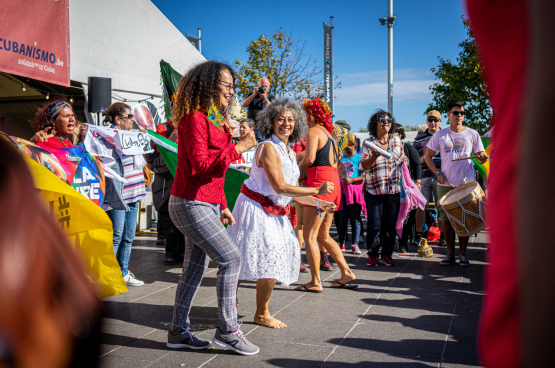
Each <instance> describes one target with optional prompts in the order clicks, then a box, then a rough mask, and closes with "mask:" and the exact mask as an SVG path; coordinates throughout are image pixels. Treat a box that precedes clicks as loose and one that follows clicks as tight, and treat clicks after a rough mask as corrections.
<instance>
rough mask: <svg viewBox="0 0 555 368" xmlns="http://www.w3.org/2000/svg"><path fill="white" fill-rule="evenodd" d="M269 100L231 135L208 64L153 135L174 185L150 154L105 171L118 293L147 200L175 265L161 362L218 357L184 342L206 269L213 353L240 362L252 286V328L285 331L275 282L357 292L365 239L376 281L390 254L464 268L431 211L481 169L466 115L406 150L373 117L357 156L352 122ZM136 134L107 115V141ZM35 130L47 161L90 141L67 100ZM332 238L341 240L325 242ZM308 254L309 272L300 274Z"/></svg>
mask: <svg viewBox="0 0 555 368" xmlns="http://www.w3.org/2000/svg"><path fill="white" fill-rule="evenodd" d="M270 90H271V84H270V81H269V80H268V79H267V78H262V79H260V81H259V82H258V85H257V86H256V87H255V88H254V90H253V92H252V94H250V95H249V96H248V97H247V98H245V100H244V101H243V103H242V106H243V107H245V108H247V109H248V116H247V118H245V119H243V120H241V121H240V122H237V121H234V120H233V119H231V116H230V115H231V114H230V101H231V100H232V99H234V98H236V97H235V92H236V87H235V85H234V71H233V69H232V68H231V67H230V66H228V65H226V64H223V63H219V62H216V61H206V62H204V63H201V64H199V65H197V66H195V67H193V68H192V69H191V70H189V71H188V72H187V74H186V75H185V76H184V77H183V78H182V79H181V81H180V83H179V85H178V88H177V92H176V96H178V97H177V98H176V99H175V101H174V102H173V105H172V121H168V122H166V123H162V124H159V125H157V126H156V128H155V129H156V131H157V133H159V134H161V135H163V136H164V137H166V138H168V139H169V140H171V141H174V142H177V146H178V151H177V170H176V173H175V177H174V175H172V173H171V172H170V171H169V169H168V167H167V166H166V164H165V162H164V160H163V158H162V157H161V156H160V154H159V152H158V151H155V152H154V153H152V154H147V155H144V158H143V155H136V156H126V155H123V156H122V157H114V160H115V162H116V164H114V165H113V166H111V168H112V170H113V171H114V172H115V173H116V174H117V175H120V176H121V177H123V178H125V183H124V182H121V181H111V180H108V179H107V185H106V195H105V200H104V204H103V209H104V210H105V211H106V213H107V214H108V216H109V217H110V219H111V220H112V224H113V247H114V253H115V256H116V259H117V261H118V263H119V265H120V268H121V272H122V275H123V277H124V280H125V282H126V283H127V285H129V286H141V285H143V284H144V283H143V282H142V281H140V280H137V279H136V278H135V276H134V275H133V273H132V272H131V271H130V270H129V259H130V254H131V249H132V243H133V240H134V237H135V232H136V223H137V211H138V208H139V202H140V201H141V200H142V199H144V198H145V196H146V190H147V189H146V188H147V186H151V191H152V194H153V201H154V206H155V208H156V210H157V212H158V215H159V217H158V218H159V224H160V227H161V229H160V234H162V233H163V234H164V238H162V236H160V237H159V239H158V244H165V246H166V257H165V260H164V264H166V265H168V266H172V265H175V264H178V263H180V262H183V273H182V275H181V278H180V280H179V284H178V287H177V291H176V297H175V306H174V313H173V321H172V324H171V328H170V330H169V331H168V342H167V346H168V347H169V348H189V349H206V348H209V347H210V346H211V345H212V342H210V341H208V340H204V339H201V338H198V337H197V336H196V335H195V334H194V333H193V331H191V330H190V329H189V327H190V320H189V313H190V310H191V307H192V304H193V301H194V298H195V295H196V293H197V291H198V289H199V287H200V284H201V281H202V279H203V277H204V274H205V272H206V269H207V268H208V263H209V261H210V260H212V261H213V262H215V263H216V265H217V283H216V292H217V299H218V320H219V323H218V326H217V328H216V332H215V335H214V338H213V339H212V341H213V343H215V344H217V345H219V346H222V347H225V348H228V349H231V350H233V351H235V352H237V353H239V354H243V355H254V354H257V353H258V352H259V348H258V347H257V346H256V345H255V344H253V343H252V342H250V341H248V340H247V339H246V338H245V336H244V335H243V333H242V332H241V329H240V326H241V322H240V321H238V320H237V306H238V303H239V300H237V296H236V292H237V288H238V287H240V284H241V283H242V282H243V281H245V280H257V283H256V300H255V301H254V302H255V303H256V313H255V316H254V322H255V323H256V324H259V325H262V326H266V327H270V328H284V327H287V325H286V324H285V323H284V322H281V321H279V320H277V319H275V318H274V317H272V315H271V313H270V312H269V302H270V298H271V294H272V290H273V288H274V285H275V284H276V283H277V282H278V281H279V282H280V283H281V284H282V285H285V286H289V285H291V284H294V283H296V282H297V280H298V277H299V273H300V272H310V274H311V280H310V281H309V282H308V283H306V284H300V285H298V286H297V287H296V288H295V290H297V291H300V292H308V293H322V292H323V291H324V288H323V286H322V280H321V277H320V271H330V270H333V269H334V266H333V265H332V264H331V262H330V259H329V257H331V259H333V261H334V263H335V264H336V265H337V267H339V269H340V271H341V276H340V277H339V279H338V280H337V281H336V282H335V283H333V284H332V285H331V288H343V289H355V288H357V286H358V285H357V284H356V276H355V274H354V273H353V271H352V270H351V269H350V268H349V265H348V264H347V261H346V260H345V257H344V252H345V251H346V246H347V245H348V242H349V241H350V244H351V252H352V253H353V254H361V250H360V246H361V245H362V242H363V238H365V241H366V249H367V255H368V261H367V265H368V266H370V267H378V266H379V265H384V266H388V267H391V266H395V265H396V263H395V260H394V259H393V253H394V249H395V244H396V243H398V249H399V253H406V252H408V251H409V246H411V245H412V246H413V247H420V246H421V245H422V244H423V243H425V242H426V239H429V240H437V241H438V244H439V245H440V246H446V247H447V251H448V254H447V255H446V256H445V258H444V259H443V260H442V261H441V263H440V264H441V265H442V266H449V265H453V264H456V263H457V258H458V263H459V265H460V266H469V265H470V262H469V259H468V257H467V255H466V247H467V244H468V239H469V237H468V236H466V237H465V236H461V235H460V234H459V254H458V255H456V254H455V235H456V231H455V229H454V228H453V225H452V223H451V222H450V218H449V214H448V213H446V211H445V210H444V209H443V207H442V206H440V205H439V202H440V199H441V198H443V197H444V196H446V195H448V193H449V192H450V191H451V190H453V188H456V187H459V186H461V185H463V184H466V183H472V182H476V173H475V168H474V165H473V162H472V161H471V160H468V159H464V158H466V157H470V156H471V155H472V154H474V155H475V158H476V159H477V160H478V162H480V163H483V162H485V161H486V160H487V159H488V156H487V155H486V154H485V152H484V147H483V145H482V141H481V139H480V136H479V134H478V132H476V131H475V130H473V129H471V128H469V127H465V126H464V125H463V122H464V117H465V109H464V104H463V103H462V102H461V101H457V100H452V101H450V102H449V103H448V105H447V107H448V108H447V111H445V113H446V114H447V117H448V121H447V124H446V126H445V127H443V128H442V127H441V123H442V120H441V115H442V114H441V113H440V112H439V111H436V110H433V111H430V112H428V114H427V116H426V125H425V128H424V129H422V131H419V134H418V135H417V136H416V139H415V140H414V142H412V143H411V142H403V139H405V134H406V133H405V129H404V127H403V126H402V125H400V124H398V123H397V122H396V121H395V117H394V116H393V114H392V113H390V112H388V111H385V110H382V109H378V110H376V111H375V112H374V113H373V114H372V115H371V116H370V118H369V121H368V126H367V128H368V132H369V135H370V136H369V138H368V139H366V140H365V141H364V142H363V143H362V144H361V142H360V140H359V139H358V138H357V137H356V136H355V135H354V134H353V133H350V132H349V130H350V126H349V124H347V122H345V121H344V120H341V121H337V123H336V124H334V123H333V122H332V111H331V110H330V108H329V106H328V105H327V104H326V103H325V102H323V101H322V100H320V99H319V98H314V99H309V100H303V101H302V102H300V101H294V100H292V99H290V98H276V97H275V96H273V95H271V94H270ZM134 123H136V122H135V121H134V115H133V113H132V109H131V107H130V106H129V105H127V104H126V103H123V102H116V103H114V104H112V105H111V106H110V107H109V108H108V109H107V110H106V111H105V112H104V125H106V126H109V127H110V128H112V129H119V130H131V129H133V127H134ZM32 126H33V128H34V130H35V132H36V134H35V135H34V136H33V137H32V138H31V141H32V142H35V143H36V144H37V145H39V146H41V147H45V148H67V147H72V146H73V145H74V144H78V143H79V142H80V141H82V140H83V139H84V137H85V136H86V134H87V130H88V126H87V124H78V123H77V121H76V118H75V115H74V112H73V108H72V106H71V104H70V103H68V102H66V101H64V100H58V101H53V102H50V103H49V104H47V105H46V106H44V107H43V108H41V109H39V110H38V112H37V114H36V116H35V118H34V120H33V122H32ZM141 126H142V125H141ZM251 150H254V159H253V162H252V166H251V167H250V169H249V174H250V176H249V178H248V179H247V180H245V182H244V183H243V185H242V187H241V191H240V194H239V197H238V198H237V201H236V203H235V206H234V207H233V210H231V209H230V208H228V204H227V200H226V196H225V194H224V181H225V173H226V171H227V170H228V168H229V166H230V164H231V163H232V162H234V161H236V160H238V159H239V158H240V157H241V155H243V154H244V153H245V152H247V151H251ZM137 156H140V157H137ZM151 172H154V174H155V175H154V180H153V181H152V179H151V176H150V173H151ZM411 188H412V189H411ZM407 198H408V199H407ZM406 203H408V204H409V205H407V204H406ZM417 204H418V205H417ZM363 218H366V226H364V223H363ZM222 224H223V226H222ZM349 224H350V229H351V231H350V234H349V231H348V229H349ZM333 225H335V228H336V230H337V233H338V235H337V237H335V238H333V237H331V236H330V229H331V227H332V226H333ZM349 239H350V240H349ZM303 247H304V248H305V249H306V259H307V264H305V263H304V262H303V261H302V260H301V251H302V249H303ZM249 302H252V301H249Z"/></svg>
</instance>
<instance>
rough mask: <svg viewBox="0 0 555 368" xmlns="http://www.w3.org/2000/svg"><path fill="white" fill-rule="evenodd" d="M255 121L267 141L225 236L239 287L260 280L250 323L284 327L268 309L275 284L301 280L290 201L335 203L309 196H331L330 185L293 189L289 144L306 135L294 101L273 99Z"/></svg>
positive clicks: (329, 206)
mask: <svg viewBox="0 0 555 368" xmlns="http://www.w3.org/2000/svg"><path fill="white" fill-rule="evenodd" d="M257 120H258V122H257V130H258V132H259V133H260V135H261V136H262V137H263V138H265V139H266V141H264V142H262V143H261V144H259V145H258V148H257V150H256V152H255V156H254V157H256V160H255V162H253V165H252V169H251V176H250V178H249V179H247V180H246V181H245V183H244V184H243V186H242V188H241V194H240V195H239V197H238V198H237V202H236V203H235V207H234V208H233V217H236V218H238V219H240V221H239V224H238V225H235V226H229V227H228V228H227V232H228V233H229V235H230V236H231V239H232V240H233V241H235V243H236V244H237V246H238V247H239V250H240V251H241V253H242V255H243V265H242V266H241V272H240V274H239V282H241V281H243V280H253V279H254V280H258V281H257V283H256V313H255V315H254V323H256V324H258V325H262V326H266V327H271V328H284V327H287V325H285V324H284V323H283V322H281V321H278V320H277V319H275V318H274V317H272V315H271V314H270V312H269V311H268V304H269V303H270V297H271V296H272V290H273V288H274V285H275V284H276V281H280V282H281V283H282V284H283V285H286V286H288V285H290V284H292V283H294V282H296V281H297V279H298V277H299V262H300V250H299V246H298V241H297V237H296V236H295V232H294V230H293V227H292V226H291V223H290V221H289V220H288V218H287V215H288V214H289V209H290V205H289V204H290V203H291V198H292V197H293V198H294V199H295V201H297V202H299V203H302V204H308V205H311V206H317V207H319V208H320V210H322V211H329V212H333V210H334V209H335V204H333V203H332V202H326V201H324V200H319V199H317V198H315V197H310V196H311V195H318V194H320V195H321V194H327V193H332V192H333V190H334V185H333V184H332V183H330V182H325V183H322V184H321V185H320V186H319V187H317V188H301V187H298V186H296V184H297V180H298V178H299V168H298V166H297V161H296V153H295V152H294V151H293V149H292V147H291V144H292V143H295V142H298V141H300V138H301V137H302V136H304V135H306V131H307V130H308V128H307V126H306V122H305V115H304V112H303V111H302V109H301V107H300V106H299V105H298V104H297V103H296V102H293V101H291V100H289V99H286V98H285V99H278V100H275V101H274V102H273V103H272V104H271V105H268V106H266V107H265V108H264V110H262V112H261V113H260V114H259V115H258V118H257Z"/></svg>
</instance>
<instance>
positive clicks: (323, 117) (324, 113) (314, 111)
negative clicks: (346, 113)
mask: <svg viewBox="0 0 555 368" xmlns="http://www.w3.org/2000/svg"><path fill="white" fill-rule="evenodd" d="M303 107H304V109H305V111H306V113H307V115H308V117H309V119H310V120H314V122H315V123H316V124H318V125H323V126H324V127H325V128H326V129H327V130H328V132H330V134H331V133H332V132H333V123H332V120H331V116H332V113H331V110H330V107H329V106H328V104H327V103H325V102H324V101H322V100H320V99H319V98H318V97H316V98H313V99H312V100H308V101H307V100H305V101H304V102H303Z"/></svg>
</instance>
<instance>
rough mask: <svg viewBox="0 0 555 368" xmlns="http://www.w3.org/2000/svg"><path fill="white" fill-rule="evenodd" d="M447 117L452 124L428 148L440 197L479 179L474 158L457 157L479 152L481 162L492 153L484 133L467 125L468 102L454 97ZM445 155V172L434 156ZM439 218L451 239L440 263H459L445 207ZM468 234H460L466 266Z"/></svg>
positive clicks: (442, 162)
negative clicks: (481, 136) (466, 106)
mask: <svg viewBox="0 0 555 368" xmlns="http://www.w3.org/2000/svg"><path fill="white" fill-rule="evenodd" d="M447 116H448V117H449V126H448V127H447V128H444V129H441V130H440V131H439V132H437V133H435V134H434V135H433V137H432V139H430V141H429V142H428V149H427V150H426V156H425V157H426V158H425V160H426V165H428V168H429V169H430V170H431V171H432V172H433V173H434V178H436V179H437V181H438V184H439V185H438V187H437V192H438V198H440V199H441V198H443V196H445V195H446V194H447V193H449V192H450V191H451V190H452V189H453V188H455V187H457V186H459V185H462V184H465V183H467V182H468V183H470V182H476V176H475V174H474V165H473V163H472V160H471V159H468V160H465V159H463V160H456V161H453V159H459V158H464V157H470V156H471V155H472V153H474V154H475V155H476V159H477V160H478V162H480V163H481V164H482V163H485V162H486V161H487V160H488V155H487V154H485V153H484V145H483V144H482V140H481V138H480V134H478V132H477V131H475V130H474V129H471V128H469V127H465V126H463V120H464V104H463V103H462V102H461V101H458V100H451V101H449V104H448V105H447ZM438 150H439V152H440V154H441V171H440V170H438V169H437V167H436V165H435V164H434V160H433V157H434V155H435V154H436V151H438ZM438 220H439V221H444V229H443V231H444V234H445V240H446V242H447V252H448V254H447V255H446V256H445V258H444V259H443V260H442V261H441V262H440V265H442V266H449V265H452V264H455V263H456V261H455V229H454V228H453V226H452V224H451V223H450V222H449V221H448V220H449V218H448V216H447V214H446V213H445V210H444V209H443V207H442V206H439V217H438ZM468 238H469V237H468V236H460V235H459V264H460V265H461V266H463V267H466V266H469V265H470V263H469V262H468V258H467V256H466V247H467V245H468Z"/></svg>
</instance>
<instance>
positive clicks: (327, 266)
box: [320, 252, 333, 271]
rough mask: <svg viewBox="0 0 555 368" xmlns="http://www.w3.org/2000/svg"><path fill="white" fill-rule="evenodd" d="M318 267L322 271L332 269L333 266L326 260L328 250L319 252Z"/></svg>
mask: <svg viewBox="0 0 555 368" xmlns="http://www.w3.org/2000/svg"><path fill="white" fill-rule="evenodd" d="M320 269H321V270H322V271H333V266H332V265H331V264H330V261H329V260H328V252H320Z"/></svg>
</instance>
